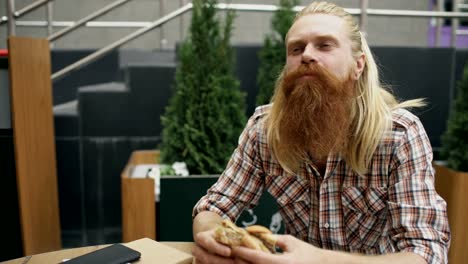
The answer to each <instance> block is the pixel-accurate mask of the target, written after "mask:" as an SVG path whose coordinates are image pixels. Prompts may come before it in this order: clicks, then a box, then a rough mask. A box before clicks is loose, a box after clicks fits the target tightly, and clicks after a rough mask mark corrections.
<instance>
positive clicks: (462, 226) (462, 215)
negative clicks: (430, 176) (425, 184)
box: [434, 163, 468, 264]
mask: <svg viewBox="0 0 468 264" xmlns="http://www.w3.org/2000/svg"><path fill="white" fill-rule="evenodd" d="M434 169H435V171H436V177H435V185H436V190H437V192H438V193H439V194H440V196H442V197H443V198H444V199H445V201H446V202H447V213H448V218H449V223H450V229H451V231H452V241H451V244H450V251H449V263H454V264H462V263H468V250H466V248H467V247H466V242H467V241H468V226H467V225H466V220H467V219H468V173H467V172H457V171H454V170H451V169H449V168H447V167H445V166H443V165H441V164H439V163H434Z"/></svg>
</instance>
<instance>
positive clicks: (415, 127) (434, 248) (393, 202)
mask: <svg viewBox="0 0 468 264" xmlns="http://www.w3.org/2000/svg"><path fill="white" fill-rule="evenodd" d="M431 162H432V149H431V146H430V142H429V139H428V137H427V135H426V132H425V130H424V128H423V126H422V124H421V123H420V121H419V120H417V121H415V122H414V123H412V124H411V125H410V126H409V127H408V128H407V130H406V131H405V133H404V134H403V135H402V138H401V141H400V144H399V146H398V147H397V148H395V153H394V160H393V163H392V167H393V168H392V172H391V174H390V186H389V189H388V190H389V192H388V195H389V196H388V198H389V200H388V208H389V215H388V216H389V220H390V221H389V225H390V226H389V235H390V236H391V238H392V240H393V241H394V245H395V246H396V248H397V250H398V251H400V252H413V253H416V254H418V255H420V256H422V257H423V258H424V259H425V260H426V261H427V263H447V256H448V249H449V245H450V229H449V224H448V218H447V205H446V202H445V201H444V200H443V199H442V198H441V197H440V196H439V195H438V194H437V192H436V190H435V186H434V169H433V168H432V163H431Z"/></svg>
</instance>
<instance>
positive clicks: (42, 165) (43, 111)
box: [3, 37, 61, 255]
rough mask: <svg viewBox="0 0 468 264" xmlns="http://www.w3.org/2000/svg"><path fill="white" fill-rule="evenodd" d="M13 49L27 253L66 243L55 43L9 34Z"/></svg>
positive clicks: (13, 98) (14, 112) (17, 154)
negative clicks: (59, 165) (53, 57)
mask: <svg viewBox="0 0 468 264" xmlns="http://www.w3.org/2000/svg"><path fill="white" fill-rule="evenodd" d="M8 50H9V74H10V95H11V115H12V121H13V122H12V123H13V136H14V145H15V160H16V181H17V188H18V199H19V207H20V221H21V233H22V239H23V253H24V254H25V255H33V254H38V253H43V252H47V251H53V250H58V249H60V248H61V240H60V217H59V206H58V191H57V165H56V160H55V137H54V123H53V114H52V81H51V78H50V75H51V73H50V71H51V65H50V50H49V42H48V41H47V40H45V39H32V38H19V37H9V38H8ZM3 217H5V216H3Z"/></svg>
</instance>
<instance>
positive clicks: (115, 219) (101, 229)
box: [82, 137, 159, 245]
mask: <svg viewBox="0 0 468 264" xmlns="http://www.w3.org/2000/svg"><path fill="white" fill-rule="evenodd" d="M158 143H159V141H158V138H157V137H93V138H91V137H88V138H83V143H82V144H83V146H82V147H83V156H82V158H83V175H84V183H85V184H84V195H85V208H86V230H87V231H86V237H87V241H86V243H87V245H95V244H108V243H116V242H121V239H122V238H121V225H122V224H121V221H122V210H121V187H120V175H121V173H122V170H123V168H124V166H125V164H127V162H128V159H129V158H130V154H131V153H132V151H134V150H142V149H154V148H155V146H156V145H157V144H158Z"/></svg>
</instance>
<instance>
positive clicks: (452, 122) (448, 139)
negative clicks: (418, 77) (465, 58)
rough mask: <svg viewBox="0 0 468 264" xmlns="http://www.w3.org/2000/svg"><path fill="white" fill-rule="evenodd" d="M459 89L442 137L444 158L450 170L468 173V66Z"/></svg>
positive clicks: (458, 86)
mask: <svg viewBox="0 0 468 264" xmlns="http://www.w3.org/2000/svg"><path fill="white" fill-rule="evenodd" d="M457 88H458V89H457V97H456V99H455V101H454V105H453V108H452V112H451V114H450V118H449V120H448V121H447V130H446V131H445V133H444V135H443V137H442V143H443V144H442V156H443V157H444V158H446V159H447V162H448V166H449V167H450V168H452V169H454V170H457V171H463V172H468V64H467V65H465V69H464V71H463V77H462V80H461V81H460V82H459V83H458V85H457Z"/></svg>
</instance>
